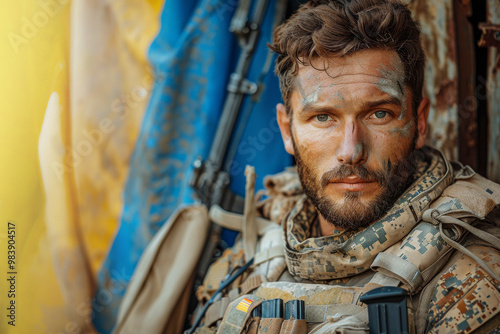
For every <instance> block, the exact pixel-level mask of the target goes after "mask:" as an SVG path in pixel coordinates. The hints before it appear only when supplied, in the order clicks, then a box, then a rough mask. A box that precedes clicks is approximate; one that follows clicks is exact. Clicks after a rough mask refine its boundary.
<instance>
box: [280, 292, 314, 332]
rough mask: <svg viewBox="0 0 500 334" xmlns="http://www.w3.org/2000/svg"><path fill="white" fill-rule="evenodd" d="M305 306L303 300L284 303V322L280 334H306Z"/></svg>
mask: <svg viewBox="0 0 500 334" xmlns="http://www.w3.org/2000/svg"><path fill="white" fill-rule="evenodd" d="M306 333H307V322H306V304H305V302H304V301H303V300H300V299H294V300H290V301H288V302H286V303H285V320H284V321H283V324H282V325H281V331H280V334H306Z"/></svg>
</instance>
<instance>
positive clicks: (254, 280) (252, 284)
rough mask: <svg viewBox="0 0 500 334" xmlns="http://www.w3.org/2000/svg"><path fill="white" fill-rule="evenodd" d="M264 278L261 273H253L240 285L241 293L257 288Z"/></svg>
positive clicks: (244, 293)
mask: <svg viewBox="0 0 500 334" xmlns="http://www.w3.org/2000/svg"><path fill="white" fill-rule="evenodd" d="M262 282H264V280H263V279H262V275H254V276H252V277H249V278H248V279H247V280H245V282H244V283H243V284H242V285H241V295H246V294H248V293H249V292H252V291H253V290H255V289H257V288H258V287H259V286H260V285H261V284H262Z"/></svg>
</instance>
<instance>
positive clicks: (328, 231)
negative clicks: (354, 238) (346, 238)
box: [319, 213, 344, 236]
mask: <svg viewBox="0 0 500 334" xmlns="http://www.w3.org/2000/svg"><path fill="white" fill-rule="evenodd" d="M319 228H320V231H321V235H322V236H328V235H333V234H335V231H340V232H343V231H344V230H343V229H341V228H339V227H337V226H335V225H333V224H332V223H330V222H329V221H328V220H326V219H325V218H323V215H322V214H321V213H320V214H319Z"/></svg>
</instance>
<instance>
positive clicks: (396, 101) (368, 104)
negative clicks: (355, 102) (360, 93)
mask: <svg viewBox="0 0 500 334" xmlns="http://www.w3.org/2000/svg"><path fill="white" fill-rule="evenodd" d="M387 104H390V105H394V106H396V107H402V106H403V103H402V102H401V100H400V99H398V98H397V97H394V96H391V97H390V98H388V99H384V100H380V101H369V102H364V103H363V105H362V107H361V108H362V109H365V110H368V109H373V108H376V107H380V106H382V105H387Z"/></svg>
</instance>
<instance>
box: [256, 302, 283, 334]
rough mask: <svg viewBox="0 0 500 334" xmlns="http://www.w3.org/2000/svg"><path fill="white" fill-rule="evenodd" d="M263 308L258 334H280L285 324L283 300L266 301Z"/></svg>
mask: <svg viewBox="0 0 500 334" xmlns="http://www.w3.org/2000/svg"><path fill="white" fill-rule="evenodd" d="M261 307H262V318H261V319H260V324H259V329H258V331H257V333H259V334H279V333H280V331H281V324H282V323H283V299H280V298H275V299H269V300H264V301H263V302H262V304H261Z"/></svg>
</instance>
